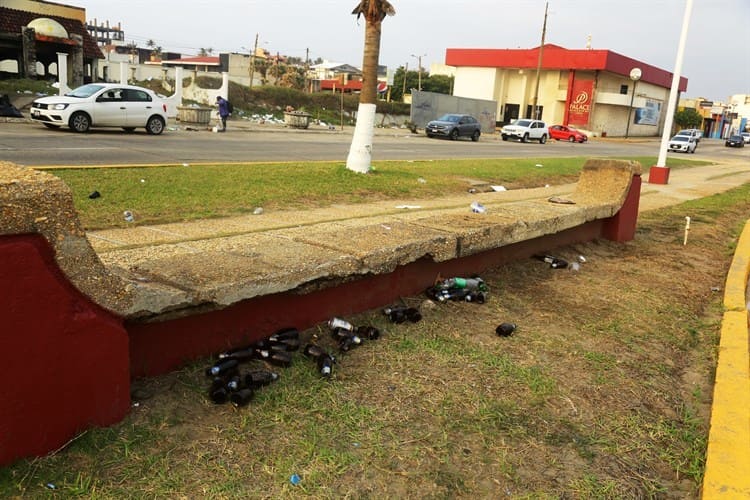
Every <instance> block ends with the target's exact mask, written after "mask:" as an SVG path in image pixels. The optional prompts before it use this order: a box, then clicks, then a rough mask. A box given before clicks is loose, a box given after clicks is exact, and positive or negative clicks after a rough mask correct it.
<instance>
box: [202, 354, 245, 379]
mask: <svg viewBox="0 0 750 500" xmlns="http://www.w3.org/2000/svg"><path fill="white" fill-rule="evenodd" d="M239 364H240V362H239V361H237V360H236V359H233V358H225V359H222V360H219V361H217V362H216V363H215V364H214V365H213V366H211V367H209V368H206V375H207V376H209V377H217V376H220V375H226V374H228V373H230V372H232V371H235V370H236V369H237V367H238V366H239Z"/></svg>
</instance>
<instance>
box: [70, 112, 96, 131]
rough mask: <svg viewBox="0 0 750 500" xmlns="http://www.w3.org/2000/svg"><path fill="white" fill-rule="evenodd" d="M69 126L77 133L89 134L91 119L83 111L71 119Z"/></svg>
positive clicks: (74, 114)
mask: <svg viewBox="0 0 750 500" xmlns="http://www.w3.org/2000/svg"><path fill="white" fill-rule="evenodd" d="M68 126H69V127H70V128H71V129H73V130H74V131H76V132H81V133H83V132H88V131H89V129H90V128H91V118H89V115H87V114H86V113H84V112H83V111H78V112H76V113H73V116H71V117H70V120H68Z"/></svg>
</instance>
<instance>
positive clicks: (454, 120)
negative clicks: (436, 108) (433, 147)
mask: <svg viewBox="0 0 750 500" xmlns="http://www.w3.org/2000/svg"><path fill="white" fill-rule="evenodd" d="M424 131H425V134H427V137H448V138H449V139H451V140H454V141H455V140H456V139H458V138H459V137H470V138H471V140H472V141H474V142H477V141H478V140H479V136H480V135H482V125H481V124H480V123H479V120H477V119H476V118H474V117H473V116H471V115H459V114H452V113H450V114H447V115H443V116H441V117H440V118H438V119H437V120H432V121H431V122H429V123H428V124H427V126H426V127H425V129H424Z"/></svg>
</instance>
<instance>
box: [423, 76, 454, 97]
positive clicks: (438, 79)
mask: <svg viewBox="0 0 750 500" xmlns="http://www.w3.org/2000/svg"><path fill="white" fill-rule="evenodd" d="M422 90H426V91H428V92H436V93H438V94H448V95H451V94H452V93H453V77H452V76H447V75H432V76H428V77H427V78H425V77H424V75H422Z"/></svg>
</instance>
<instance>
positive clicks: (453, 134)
mask: <svg viewBox="0 0 750 500" xmlns="http://www.w3.org/2000/svg"><path fill="white" fill-rule="evenodd" d="M448 137H450V138H451V141H455V140H456V139H458V130H457V129H455V128H454V129H453V130H451V133H450V135H449V136H448Z"/></svg>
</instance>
